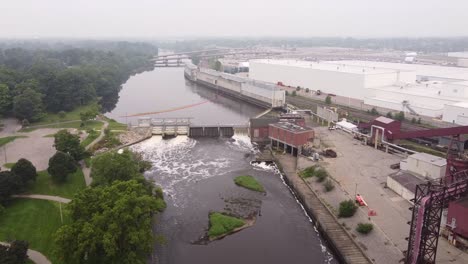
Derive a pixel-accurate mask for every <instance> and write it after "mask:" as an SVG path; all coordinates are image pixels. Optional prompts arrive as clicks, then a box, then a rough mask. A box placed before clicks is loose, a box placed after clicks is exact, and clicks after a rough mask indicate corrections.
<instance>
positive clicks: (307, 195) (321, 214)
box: [274, 155, 372, 264]
mask: <svg viewBox="0 0 468 264" xmlns="http://www.w3.org/2000/svg"><path fill="white" fill-rule="evenodd" d="M274 158H275V162H276V163H277V165H279V166H278V167H279V168H280V170H281V171H282V173H283V175H284V177H285V180H286V182H287V184H288V185H290V186H291V188H292V189H293V190H294V192H295V193H296V195H297V197H298V198H299V200H300V201H301V203H302V204H303V206H304V207H305V210H306V211H307V213H308V214H309V215H310V216H312V218H313V219H314V221H315V224H316V226H317V228H318V230H319V231H320V232H321V234H322V235H323V236H324V237H325V238H326V240H327V241H328V242H329V246H330V248H332V249H333V250H334V251H335V254H336V256H337V258H338V259H339V260H340V261H341V262H343V263H353V264H355V263H372V261H371V260H370V259H369V258H368V257H367V255H366V254H365V253H364V251H363V250H362V249H361V248H360V247H359V246H358V245H357V244H356V242H355V241H354V240H353V238H352V237H351V235H350V234H349V233H348V232H347V231H346V230H345V229H344V228H343V226H341V225H340V224H339V222H338V219H337V218H336V217H335V216H334V215H333V213H332V212H331V211H330V210H329V209H328V208H327V206H326V205H325V204H324V203H323V202H322V201H321V200H320V198H319V197H318V196H317V194H316V193H315V192H314V190H312V188H310V187H309V186H308V185H307V183H306V182H305V181H304V180H303V179H302V178H301V177H299V175H298V174H297V171H296V159H295V158H294V157H292V156H289V155H274Z"/></svg>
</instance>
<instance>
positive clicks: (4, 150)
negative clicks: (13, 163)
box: [3, 144, 7, 163]
mask: <svg viewBox="0 0 468 264" xmlns="http://www.w3.org/2000/svg"><path fill="white" fill-rule="evenodd" d="M3 153H4V154H5V163H7V153H6V144H5V145H3Z"/></svg>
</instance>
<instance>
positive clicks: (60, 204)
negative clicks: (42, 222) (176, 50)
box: [59, 202, 63, 224]
mask: <svg viewBox="0 0 468 264" xmlns="http://www.w3.org/2000/svg"><path fill="white" fill-rule="evenodd" d="M59 208H60V220H61V221H62V224H63V214H62V203H61V202H59Z"/></svg>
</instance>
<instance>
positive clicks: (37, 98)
mask: <svg viewBox="0 0 468 264" xmlns="http://www.w3.org/2000/svg"><path fill="white" fill-rule="evenodd" d="M13 112H14V113H15V115H16V117H18V118H19V119H27V120H29V121H38V120H39V119H41V118H42V117H43V116H44V107H43V105H42V95H41V94H40V93H38V92H36V91H34V90H33V89H30V88H28V89H26V90H24V92H23V93H21V94H19V95H17V96H15V98H14V99H13Z"/></svg>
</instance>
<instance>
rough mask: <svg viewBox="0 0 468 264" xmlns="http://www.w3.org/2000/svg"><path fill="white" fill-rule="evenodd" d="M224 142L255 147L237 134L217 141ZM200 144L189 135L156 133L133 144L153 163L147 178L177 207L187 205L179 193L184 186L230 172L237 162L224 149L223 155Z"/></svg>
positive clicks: (238, 148) (237, 147) (240, 148)
mask: <svg viewBox="0 0 468 264" xmlns="http://www.w3.org/2000/svg"><path fill="white" fill-rule="evenodd" d="M225 143H226V144H227V146H228V147H229V148H231V149H232V150H236V151H250V150H251V149H252V145H251V144H250V142H249V141H248V137H246V138H244V137H238V138H235V140H234V141H232V142H229V141H221V142H215V144H221V146H220V148H223V145H224V147H226V145H225ZM197 144H199V143H198V141H197V140H194V139H192V138H189V137H186V136H177V137H175V138H173V139H168V140H164V139H162V138H161V137H160V136H154V137H152V138H150V139H149V140H146V141H143V142H142V143H139V144H137V145H134V146H133V147H132V150H134V151H137V152H140V153H142V155H143V157H144V159H146V160H148V161H150V162H151V163H152V164H153V167H152V169H151V170H150V171H148V172H147V173H146V175H147V177H151V178H153V179H154V180H155V182H156V184H158V185H160V186H161V187H162V188H163V190H164V193H165V194H166V195H168V196H170V197H171V199H172V200H173V203H174V206H176V207H184V206H185V204H186V201H183V200H182V199H181V197H180V196H182V195H178V192H180V190H181V189H184V188H185V187H186V186H188V185H193V184H196V183H197V182H198V181H200V180H203V179H207V178H210V177H214V176H218V175H223V174H225V173H227V172H228V171H229V168H230V166H232V163H233V162H234V160H233V158H232V156H231V155H229V152H223V151H222V149H221V150H219V152H220V155H216V154H214V153H212V152H210V151H205V149H204V148H203V147H201V146H200V147H197ZM207 149H210V148H207ZM226 150H228V151H229V149H226ZM185 198H187V197H186V196H185Z"/></svg>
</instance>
